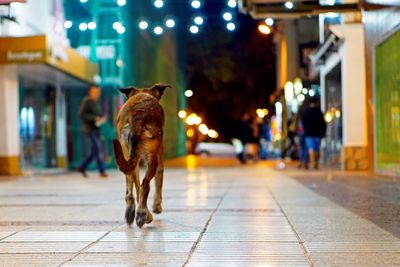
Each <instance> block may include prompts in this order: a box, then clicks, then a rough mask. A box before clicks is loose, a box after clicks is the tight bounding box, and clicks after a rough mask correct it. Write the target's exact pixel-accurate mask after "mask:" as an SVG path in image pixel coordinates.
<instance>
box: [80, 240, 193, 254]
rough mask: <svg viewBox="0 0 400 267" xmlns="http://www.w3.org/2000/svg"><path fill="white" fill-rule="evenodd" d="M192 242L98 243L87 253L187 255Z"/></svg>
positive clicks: (140, 241) (139, 241)
mask: <svg viewBox="0 0 400 267" xmlns="http://www.w3.org/2000/svg"><path fill="white" fill-rule="evenodd" d="M193 244H194V242H158V241H153V242H151V241H142V240H138V241H136V242H99V243H96V244H95V245H93V246H92V247H90V248H89V249H88V250H87V251H86V252H88V253H130V252H131V253H187V254H189V252H190V250H191V248H192V246H193Z"/></svg>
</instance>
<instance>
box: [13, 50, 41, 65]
mask: <svg viewBox="0 0 400 267" xmlns="http://www.w3.org/2000/svg"><path fill="white" fill-rule="evenodd" d="M43 58H44V53H43V51H18V52H15V51H8V52H7V57H6V59H7V61H8V62H34V61H42V60H43Z"/></svg>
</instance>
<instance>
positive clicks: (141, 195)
mask: <svg viewBox="0 0 400 267" xmlns="http://www.w3.org/2000/svg"><path fill="white" fill-rule="evenodd" d="M168 87H170V86H169V85H164V84H156V85H154V86H153V87H151V88H145V89H136V88H134V87H128V88H123V89H120V91H121V92H122V93H124V94H125V95H126V97H127V98H128V100H127V101H126V103H125V104H124V105H123V106H122V108H121V110H120V111H119V113H118V117H117V134H118V140H114V141H113V146H114V154H115V161H116V162H117V165H118V167H119V169H120V170H121V171H122V172H123V173H124V174H125V175H126V195H125V201H126V211H125V220H126V223H127V224H128V225H131V224H132V223H133V220H134V219H135V199H134V197H133V184H135V188H136V197H137V198H138V199H139V200H138V203H139V207H138V210H137V214H136V224H137V225H138V226H139V227H140V228H141V227H142V226H143V225H144V224H145V223H151V222H152V220H153V216H152V215H151V213H150V211H149V210H148V208H147V198H148V196H149V192H150V181H151V179H153V177H154V176H155V178H156V193H155V196H154V204H153V211H154V212H155V213H161V211H162V206H161V202H162V185H163V174H164V163H163V126H164V111H163V109H162V107H161V105H160V103H159V100H160V99H161V96H162V95H163V93H164V91H165V89H166V88H168ZM141 158H142V159H144V160H145V161H146V163H147V171H146V175H145V177H144V179H143V182H142V185H140V177H139V162H140V159H141Z"/></svg>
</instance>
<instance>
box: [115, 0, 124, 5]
mask: <svg viewBox="0 0 400 267" xmlns="http://www.w3.org/2000/svg"><path fill="white" fill-rule="evenodd" d="M117 5H119V6H124V5H126V0H117Z"/></svg>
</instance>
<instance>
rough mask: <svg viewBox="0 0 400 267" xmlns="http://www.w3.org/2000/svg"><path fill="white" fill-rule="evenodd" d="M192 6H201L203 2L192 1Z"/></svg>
mask: <svg viewBox="0 0 400 267" xmlns="http://www.w3.org/2000/svg"><path fill="white" fill-rule="evenodd" d="M192 7H193V8H196V9H197V8H200V7H201V2H200V1H199V0H193V1H192Z"/></svg>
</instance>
